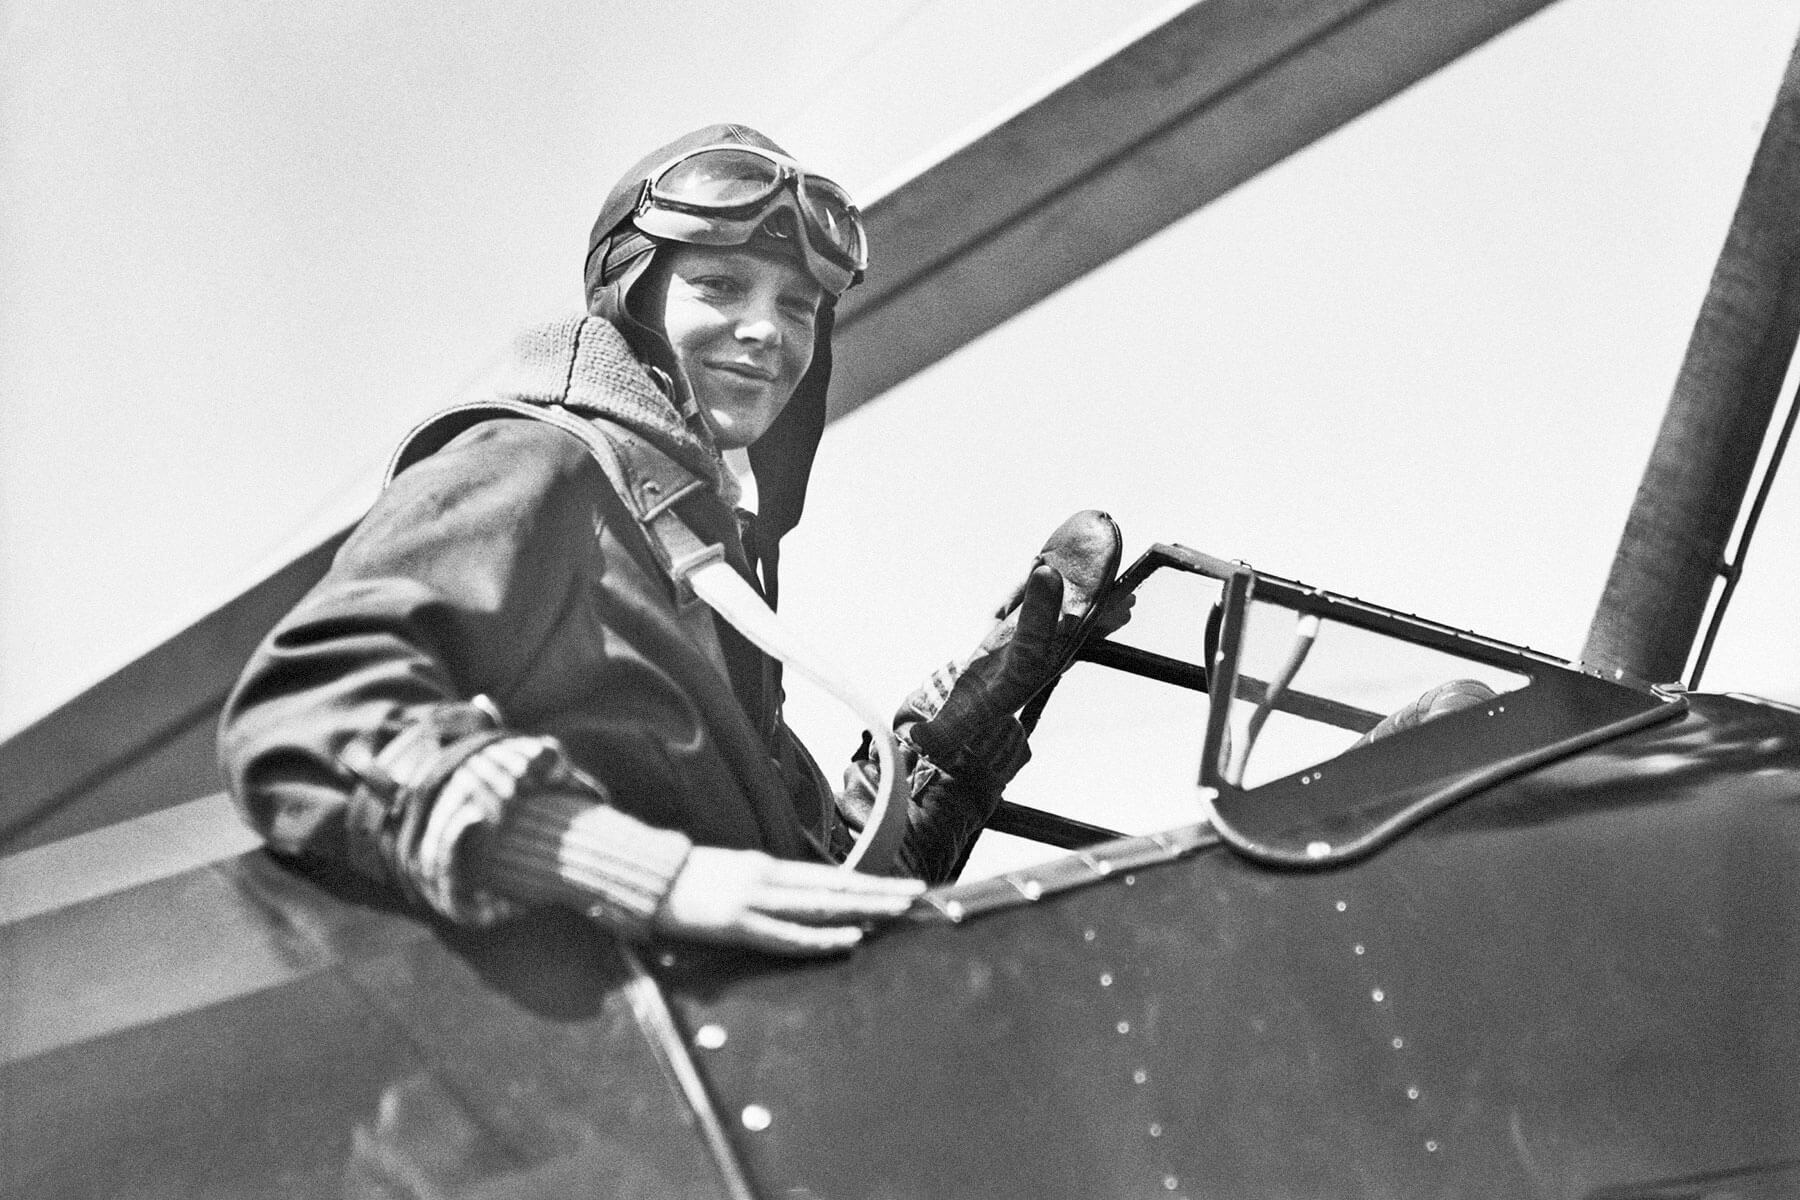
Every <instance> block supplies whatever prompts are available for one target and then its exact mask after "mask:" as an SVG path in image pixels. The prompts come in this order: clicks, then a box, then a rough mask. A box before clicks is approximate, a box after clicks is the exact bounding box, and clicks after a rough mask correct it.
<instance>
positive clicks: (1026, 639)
mask: <svg viewBox="0 0 1800 1200" xmlns="http://www.w3.org/2000/svg"><path fill="white" fill-rule="evenodd" d="M1062 602H1063V577H1062V572H1061V571H1058V570H1057V569H1056V568H1055V567H1053V566H1051V565H1049V564H1048V563H1044V562H1040V563H1038V565H1037V566H1035V567H1033V568H1032V569H1031V575H1030V577H1029V578H1027V579H1026V580H1025V596H1024V599H1023V600H1022V601H1020V603H1019V623H1018V627H1017V628H1016V629H1015V630H1014V631H1013V637H1012V644H1011V645H1010V646H1008V647H1007V650H1006V656H1007V660H1006V674H1007V675H1008V676H1009V677H1011V676H1018V675H1021V674H1024V673H1029V674H1031V675H1033V676H1036V675H1037V674H1038V673H1040V672H1041V671H1043V670H1045V669H1047V668H1049V667H1050V666H1051V663H1052V659H1053V645H1054V643H1055V641H1056V634H1057V628H1058V626H1059V624H1060V623H1061V617H1062ZM1037 682H1040V683H1041V682H1042V680H1037ZM1033 690H1035V689H1033ZM1025 699H1026V697H1020V699H1019V703H1021V704H1023V703H1024V702H1025Z"/></svg>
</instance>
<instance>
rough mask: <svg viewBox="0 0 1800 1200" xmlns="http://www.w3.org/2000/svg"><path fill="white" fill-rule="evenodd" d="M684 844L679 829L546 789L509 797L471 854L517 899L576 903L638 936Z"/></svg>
mask: <svg viewBox="0 0 1800 1200" xmlns="http://www.w3.org/2000/svg"><path fill="white" fill-rule="evenodd" d="M692 848H693V842H692V841H691V840H690V839H689V838H688V837H687V836H686V835H685V834H681V833H677V832H675V831H674V830H669V829H657V828H654V827H652V826H650V825H646V824H644V823H643V822H642V821H639V820H638V819H637V818H635V817H632V816H628V815H627V814H625V813H622V812H620V811H619V810H618V809H616V808H613V807H612V806H610V805H607V804H603V803H598V802H596V801H595V800H593V799H591V798H589V797H587V796H583V795H580V794H579V793H575V792H567V791H547V792H536V793H530V794H527V795H524V796H521V797H520V798H519V799H518V800H517V801H516V802H515V803H513V804H512V805H511V806H510V807H509V809H508V811H507V813H506V817H505V819H504V820H503V821H501V822H500V823H499V824H498V825H497V826H495V827H494V828H493V829H492V830H491V832H490V833H489V834H488V836H486V837H484V838H483V839H482V841H481V843H480V850H479V854H480V857H481V859H482V868H483V872H484V874H485V875H486V877H487V879H488V881H489V882H490V884H491V886H493V887H495V888H497V889H501V890H504V891H505V892H506V893H507V894H509V895H511V896H515V897H517V898H518V899H520V900H527V901H536V902H541V903H550V904H561V905H565V906H567V907H570V908H576V909H580V910H581V911H583V912H585V913H587V914H588V915H589V916H591V917H594V918H595V919H597V920H599V921H602V922H604V923H605V924H607V925H609V926H611V927H612V928H613V929H614V930H616V931H618V932H620V933H622V934H625V935H626V936H630V937H640V936H642V935H643V934H644V933H645V932H646V930H647V929H648V927H649V924H650V918H651V917H652V916H653V915H654V914H655V912H656V910H657V908H658V907H659V906H660V905H661V904H662V901H663V897H665V896H667V895H668V894H669V888H670V887H671V886H673V884H674V882H675V876H676V875H677V874H679V873H680V871H681V868H682V865H683V864H684V863H686V861H687V856H688V851H689V850H691V849H692Z"/></svg>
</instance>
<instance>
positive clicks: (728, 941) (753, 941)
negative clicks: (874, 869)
mask: <svg viewBox="0 0 1800 1200" xmlns="http://www.w3.org/2000/svg"><path fill="white" fill-rule="evenodd" d="M924 890H925V885H924V884H923V883H921V882H920V881H919V880H917V879H894V878H890V877H887V876H882V875H864V874H861V873H859V872H856V871H846V870H844V869H842V868H841V867H828V866H825V865H824V864H822V863H809V862H793V861H789V860H787V859H781V858H773V857H771V856H769V855H767V854H763V853H761V852H760V851H756V850H721V849H718V848H717V847H713V846H695V847H694V848H693V850H692V851H690V852H689V854H688V858H687V861H686V862H685V863H684V864H683V865H682V868H681V870H680V872H678V873H677V874H676V876H675V882H674V884H673V885H672V886H671V887H670V888H669V894H668V895H667V896H665V897H663V902H662V905H661V906H660V907H659V908H658V909H657V910H656V913H655V915H653V916H652V917H651V918H650V928H651V929H653V930H655V931H656V932H657V933H660V934H663V935H665V936H667V937H673V938H686V939H689V940H692V941H701V942H716V943H719V944H722V945H728V946H748V947H751V948H753V949H757V950H766V951H769V952H771V953H774V954H790V955H819V954H836V953H840V952H842V951H845V950H848V949H850V948H851V947H852V946H854V945H856V944H857V943H858V942H860V941H862V937H863V925H864V924H865V923H866V922H870V921H877V920H881V919H884V918H889V917H897V916H899V915H900V914H901V913H903V912H905V911H906V910H907V908H908V907H910V906H911V904H912V902H913V900H914V899H915V898H916V897H917V896H918V895H919V894H920V893H921V892H923V891H924Z"/></svg>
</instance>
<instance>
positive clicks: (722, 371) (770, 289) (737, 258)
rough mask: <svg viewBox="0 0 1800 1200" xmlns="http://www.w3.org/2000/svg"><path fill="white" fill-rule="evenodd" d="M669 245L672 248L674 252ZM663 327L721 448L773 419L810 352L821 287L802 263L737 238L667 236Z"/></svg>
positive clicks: (753, 435)
mask: <svg viewBox="0 0 1800 1200" xmlns="http://www.w3.org/2000/svg"><path fill="white" fill-rule="evenodd" d="M671 252H672V254H671ZM661 253H663V254H671V258H670V262H669V268H668V269H669V290H668V296H667V298H666V300H665V301H664V305H663V333H664V334H665V335H666V336H667V337H668V339H669V345H670V346H671V347H672V348H673V349H674V351H675V360H676V361H677V362H678V363H680V365H681V369H682V371H683V372H684V373H685V374H686V375H687V381H688V386H689V387H691V388H692V389H693V392H694V399H695V401H696V402H698V404H699V405H700V410H701V411H702V412H703V413H705V414H706V419H707V421H708V422H709V423H710V424H711V425H712V429H713V434H714V436H715V437H716V438H717V439H718V442H719V446H720V448H721V449H725V450H734V449H738V448H741V447H744V446H748V445H750V444H751V443H752V442H754V441H756V439H757V438H759V437H761V436H762V435H763V432H764V431H765V430H767V429H768V428H769V426H770V425H772V424H774V423H775V418H776V417H779V416H780V415H781V410H782V409H783V408H785V407H786V406H787V402H788V400H789V399H790V398H791V397H792V396H793V394H794V388H795V387H796V386H798V385H799V383H800V379H801V377H802V376H803V375H805V374H806V368H807V366H808V365H809V364H811V362H812V353H813V328H814V323H815V322H816V321H817V319H818V315H819V303H820V300H821V299H822V297H823V294H824V293H823V292H822V291H821V290H820V288H819V285H818V284H817V283H815V282H813V279H812V277H811V276H810V275H808V274H807V273H806V272H805V271H804V270H803V269H802V268H801V267H800V266H799V264H797V263H793V262H789V261H787V260H786V259H783V258H776V257H771V256H766V255H763V254H757V253H753V252H751V251H747V250H745V249H743V248H742V247H738V246H689V245H679V244H678V245H671V246H668V247H666V248H665V249H664V250H662V251H661Z"/></svg>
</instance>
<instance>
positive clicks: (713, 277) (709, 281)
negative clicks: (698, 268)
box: [688, 272, 744, 296]
mask: <svg viewBox="0 0 1800 1200" xmlns="http://www.w3.org/2000/svg"><path fill="white" fill-rule="evenodd" d="M688 282H689V283H690V284H691V285H692V286H693V287H694V289H695V290H697V291H700V292H705V293H707V294H708V295H712V296H741V295H743V293H744V283H743V281H742V280H741V279H738V278H737V277H736V276H735V275H727V274H723V273H721V272H714V273H711V274H707V275H697V276H695V277H694V278H693V279H690V280H689V281H688Z"/></svg>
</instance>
